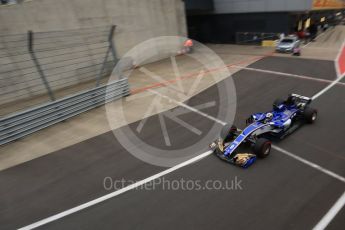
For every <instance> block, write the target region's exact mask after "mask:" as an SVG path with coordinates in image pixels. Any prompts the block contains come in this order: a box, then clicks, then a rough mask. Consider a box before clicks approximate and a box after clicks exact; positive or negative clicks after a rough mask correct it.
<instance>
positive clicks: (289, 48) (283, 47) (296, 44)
mask: <svg viewBox="0 0 345 230" xmlns="http://www.w3.org/2000/svg"><path fill="white" fill-rule="evenodd" d="M300 45H301V41H300V40H299V39H298V38H297V37H296V36H288V37H285V38H283V39H281V40H280V41H279V42H278V44H277V46H276V51H277V52H281V53H294V51H295V50H300Z"/></svg>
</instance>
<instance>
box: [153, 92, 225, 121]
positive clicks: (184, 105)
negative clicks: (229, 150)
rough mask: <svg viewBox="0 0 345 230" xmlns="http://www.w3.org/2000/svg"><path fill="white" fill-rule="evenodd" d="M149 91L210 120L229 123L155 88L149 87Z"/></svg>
mask: <svg viewBox="0 0 345 230" xmlns="http://www.w3.org/2000/svg"><path fill="white" fill-rule="evenodd" d="M148 91H149V92H151V93H153V94H156V95H158V96H160V97H162V98H165V99H167V100H169V101H171V102H174V103H175V104H176V105H179V106H181V107H183V108H186V109H188V110H190V111H192V112H194V113H197V114H199V115H201V116H203V117H206V118H207V119H210V120H212V121H214V122H217V123H219V124H221V125H226V124H227V123H226V122H224V121H221V120H219V119H217V118H215V117H212V116H210V115H208V114H206V113H204V112H201V111H200V110H197V109H195V108H193V107H191V106H189V105H186V104H185V103H182V102H179V101H177V100H175V99H172V98H170V97H168V96H165V95H163V94H161V93H159V92H157V91H155V90H151V89H149V90H148Z"/></svg>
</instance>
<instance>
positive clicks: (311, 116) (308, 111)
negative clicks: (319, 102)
mask: <svg viewBox="0 0 345 230" xmlns="http://www.w3.org/2000/svg"><path fill="white" fill-rule="evenodd" d="M303 115H304V119H305V121H306V122H307V123H309V124H311V123H314V122H315V121H316V118H317V110H316V109H313V108H310V107H306V108H305V109H304V113H303Z"/></svg>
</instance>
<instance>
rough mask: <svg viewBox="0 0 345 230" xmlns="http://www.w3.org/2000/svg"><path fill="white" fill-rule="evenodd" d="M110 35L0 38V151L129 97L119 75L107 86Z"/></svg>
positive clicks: (102, 31) (83, 32)
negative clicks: (4, 147) (35, 133)
mask: <svg viewBox="0 0 345 230" xmlns="http://www.w3.org/2000/svg"><path fill="white" fill-rule="evenodd" d="M114 31H115V26H111V27H97V28H88V29H78V30H68V31H52V32H39V33H34V32H32V31H28V33H27V34H17V35H3V36H1V35H0V111H1V114H0V115H1V116H2V117H0V145H3V144H6V143H9V142H12V141H15V140H17V139H20V138H22V137H24V136H26V135H29V134H31V133H34V132H36V131H38V130H41V129H43V128H46V127H48V126H50V125H53V124H56V123H58V122H61V121H64V120H66V119H68V118H71V117H73V116H76V115H78V114H80V113H83V112H85V111H88V110H90V109H93V108H95V107H98V106H101V105H103V104H105V103H107V102H109V101H112V100H116V99H119V98H122V97H125V96H127V95H129V93H130V90H129V84H128V80H127V79H126V78H121V77H120V76H121V73H116V75H118V76H117V77H118V79H117V80H113V81H112V82H110V83H107V81H108V79H109V78H108V77H109V76H110V75H111V73H112V71H113V69H114V67H115V65H116V64H117V62H118V59H117V55H116V50H115V46H114V43H113V36H114ZM105 83H107V84H105ZM18 105H19V106H18ZM18 110H19V111H18Z"/></svg>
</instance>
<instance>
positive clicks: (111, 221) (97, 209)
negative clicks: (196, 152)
mask: <svg viewBox="0 0 345 230" xmlns="http://www.w3.org/2000/svg"><path fill="white" fill-rule="evenodd" d="M250 67H252V68H258V69H266V70H274V71H280V72H285V73H292V74H301V75H307V76H310V77H316V78H322V79H327V80H334V79H335V78H336V73H335V70H334V63H333V62H329V61H318V60H302V59H290V58H278V57H267V58H264V59H262V60H260V61H258V62H256V63H254V64H252V65H251V66H250ZM233 80H234V82H235V85H236V90H237V99H238V100H237V113H236V118H235V123H236V124H238V126H239V127H243V126H244V119H245V118H247V117H248V116H249V115H250V114H252V113H254V112H259V111H266V110H269V109H270V108H271V105H272V101H273V100H274V99H275V98H283V97H286V95H287V94H289V93H291V92H294V93H299V94H302V95H306V96H312V95H314V94H315V93H317V92H319V91H320V90H322V89H323V88H324V87H325V86H326V85H327V84H326V83H322V82H319V81H312V80H305V79H296V78H290V77H286V76H277V75H272V74H268V73H262V72H255V71H247V70H242V71H240V72H238V73H236V74H235V75H234V76H233ZM225 81H227V80H225ZM220 84H222V83H220ZM217 96H218V92H217V90H215V87H211V88H209V89H207V90H206V91H204V92H202V93H200V94H198V95H196V96H195V97H193V98H192V99H191V100H189V101H188V104H189V105H193V104H197V103H200V102H208V101H209V99H210V98H216V97H217ZM344 102H345V88H344V86H343V85H336V86H334V87H333V88H332V89H330V90H329V91H328V92H326V93H325V94H323V95H322V96H320V97H319V98H317V99H316V100H315V102H313V106H314V107H316V108H317V109H318V111H319V118H318V121H317V122H316V123H315V124H314V125H306V126H304V127H302V128H300V129H299V130H297V131H296V132H295V133H294V134H292V135H291V136H289V137H288V138H286V139H285V140H283V141H281V142H279V143H276V145H277V146H279V147H281V148H283V149H285V150H288V151H290V152H291V153H293V154H295V155H297V156H300V157H303V158H304V159H307V160H309V161H311V162H314V163H316V164H318V165H320V166H322V167H324V168H326V169H328V170H331V171H333V172H334V173H337V174H339V175H341V176H343V177H344V176H345V167H344V166H345V152H344V149H345V141H343V137H344V130H345V123H344V121H345V118H344V114H345V104H344ZM203 112H205V113H209V114H212V113H213V111H212V109H205V110H203ZM181 118H182V119H183V120H184V121H185V122H187V123H190V124H192V125H195V126H197V127H198V128H199V129H200V130H203V131H205V130H208V129H209V128H210V126H212V125H213V123H214V122H213V121H211V120H209V119H207V118H205V117H202V116H199V115H198V114H193V113H188V114H185V115H184V116H183V117H181ZM149 121H150V122H151V123H150V125H149V126H148V127H149V129H150V130H146V131H145V132H146V133H143V138H144V139H145V138H149V139H150V141H151V143H155V142H157V143H161V142H162V141H163V140H162V139H161V138H162V135H159V133H161V131H160V128H159V125H158V118H157V116H156V115H155V116H152V117H151V118H150V119H149ZM132 125H133V126H135V125H136V124H132ZM168 126H169V124H168ZM168 128H169V127H168ZM157 133H158V135H157ZM169 134H170V136H172V139H173V143H174V145H185V144H186V142H188V141H193V138H188V136H191V135H192V134H191V133H186V129H184V128H181V127H178V126H176V125H175V126H173V125H172V126H171V127H170V130H169ZM215 135H216V134H215ZM208 144H209V143H205V150H206V145H208ZM157 145H159V144H157ZM163 170H165V168H161V167H157V166H152V165H149V164H146V163H144V162H142V161H140V160H138V159H136V158H135V157H133V156H132V155H131V154H128V152H127V151H126V150H125V149H124V148H123V147H122V146H121V145H120V144H119V143H118V142H117V140H116V139H115V138H114V136H113V134H112V133H105V134H103V135H100V136H97V137H94V138H91V139H89V140H86V141H84V142H81V143H78V144H76V145H73V146H70V147H67V148H65V149H62V150H60V151H57V152H55V153H52V154H49V155H46V156H43V157H40V158H38V159H35V160H32V161H29V162H26V163H24V164H21V165H18V166H16V167H12V168H10V169H7V170H4V171H2V172H0V207H1V210H0V226H1V227H0V228H1V229H14V228H19V227H23V226H26V225H28V224H31V223H34V222H36V221H39V220H41V219H43V218H46V217H49V216H51V215H54V214H56V213H59V212H62V211H65V210H67V209H69V208H72V207H75V206H77V205H79V204H82V203H85V202H88V201H90V200H92V199H95V198H98V197H100V196H102V195H105V194H107V193H109V192H110V191H107V190H105V189H104V187H103V179H104V178H105V177H111V178H113V179H114V180H116V179H122V178H125V179H127V180H141V179H143V178H146V177H149V176H151V175H153V174H156V173H158V172H161V171H163ZM235 177H237V179H238V180H241V181H242V182H241V187H242V189H238V190H230V191H229V190H192V191H182V190H178V191H172V190H164V189H162V188H161V187H158V188H156V189H155V190H131V191H129V192H127V193H125V194H121V195H119V196H117V197H115V198H112V199H109V200H107V201H105V202H102V203H100V204H97V205H95V206H92V207H90V208H87V209H85V210H82V211H80V212H77V213H74V214H72V215H70V216H67V217H65V218H62V219H60V220H57V221H54V222H52V223H49V224H47V225H44V226H42V227H41V228H42V229H96V228H98V229H224V228H225V229H310V228H312V227H314V226H315V225H316V224H317V223H318V222H319V221H320V219H321V218H322V217H323V216H324V215H325V214H326V213H327V211H328V210H329V209H330V208H331V207H332V205H333V204H334V203H335V201H336V200H337V199H338V198H339V197H340V196H341V195H342V193H343V192H344V189H345V184H344V183H343V182H341V181H339V180H337V179H335V178H332V177H330V176H329V175H326V174H324V173H322V172H320V171H318V170H315V169H314V168H312V167H310V166H307V165H305V164H303V163H301V162H299V161H296V160H295V159H293V158H291V157H288V156H286V155H284V154H282V153H280V152H279V151H276V150H272V152H271V155H270V156H269V157H268V158H267V159H264V160H259V161H258V162H256V163H255V164H254V165H253V166H252V167H251V168H249V169H248V170H243V169H241V168H238V167H235V166H232V165H229V164H226V163H225V162H222V161H220V160H219V159H217V158H216V157H215V156H209V157H206V158H205V159H203V160H201V161H198V162H196V163H194V164H191V165H188V166H186V167H184V168H181V169H179V170H177V171H175V172H172V173H170V174H168V175H166V176H164V179H165V180H170V181H173V180H180V179H181V178H183V179H184V180H200V181H204V182H205V181H207V180H220V181H227V180H232V179H234V178H235ZM344 220H345V210H344V209H342V210H341V211H340V212H339V213H338V214H337V215H336V217H335V218H334V219H333V220H332V222H331V223H330V225H329V226H328V229H343V226H344V224H345V221H344Z"/></svg>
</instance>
